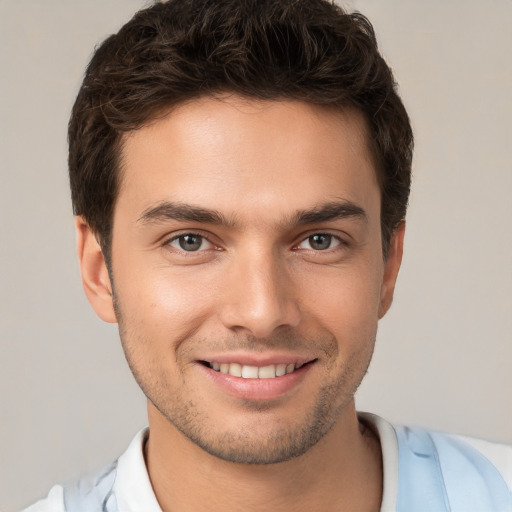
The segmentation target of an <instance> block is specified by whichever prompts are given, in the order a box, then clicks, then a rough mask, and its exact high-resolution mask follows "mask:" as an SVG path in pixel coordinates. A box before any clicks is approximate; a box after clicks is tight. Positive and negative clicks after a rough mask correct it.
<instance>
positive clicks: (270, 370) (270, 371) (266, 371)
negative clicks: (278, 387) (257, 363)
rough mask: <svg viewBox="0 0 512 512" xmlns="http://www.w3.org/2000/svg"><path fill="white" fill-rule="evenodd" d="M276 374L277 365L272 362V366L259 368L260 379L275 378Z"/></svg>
mask: <svg viewBox="0 0 512 512" xmlns="http://www.w3.org/2000/svg"><path fill="white" fill-rule="evenodd" d="M275 376H276V367H275V365H273V364H271V365H270V366H262V367H261V368H260V369H259V370H258V377H259V378H260V379H273V378H275Z"/></svg>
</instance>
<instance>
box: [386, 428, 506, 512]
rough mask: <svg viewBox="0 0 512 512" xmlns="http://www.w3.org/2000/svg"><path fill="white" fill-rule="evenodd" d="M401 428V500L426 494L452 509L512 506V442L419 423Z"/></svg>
mask: <svg viewBox="0 0 512 512" xmlns="http://www.w3.org/2000/svg"><path fill="white" fill-rule="evenodd" d="M395 431H396V435H397V438H398V458H399V464H398V465H399V492H398V498H399V499H398V502H399V503H400V501H401V498H402V501H403V502H404V503H406V502H407V503H408V502H410V500H412V499H414V497H417V496H422V495H423V498H422V499H423V500H427V499H433V498H432V497H435V500H437V501H436V502H435V503H436V506H439V507H440V506H442V505H443V504H448V503H449V504H450V506H451V507H452V510H468V511H469V510H475V511H476V510H489V511H491V510H493V511H494V510H500V511H501V510H507V511H508V510H512V491H511V489H512V447H510V446H508V445H503V444H499V443H492V442H488V441H483V440H478V439H472V438H469V437H463V436H457V435H453V434H445V433H441V432H435V431H431V430H427V429H423V428H419V427H395ZM427 488H428V490H427ZM433 503H434V502H433Z"/></svg>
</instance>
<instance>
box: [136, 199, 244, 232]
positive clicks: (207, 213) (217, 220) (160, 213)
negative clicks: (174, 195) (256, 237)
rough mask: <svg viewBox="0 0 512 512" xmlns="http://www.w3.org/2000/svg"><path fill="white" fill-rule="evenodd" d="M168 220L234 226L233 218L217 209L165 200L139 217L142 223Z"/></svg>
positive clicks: (139, 221)
mask: <svg viewBox="0 0 512 512" xmlns="http://www.w3.org/2000/svg"><path fill="white" fill-rule="evenodd" d="M167 220H178V221H189V222H200V223H205V224H214V225H222V226H228V227H232V226H234V221H233V220H232V219H228V218H227V217H225V216H224V215H223V214H222V213H220V212H219V211H217V210H210V209H209V208H202V207H199V206H193V205H190V204H184V203H173V202H169V201H163V202H162V203H159V204H158V205H156V206H153V207H150V208H148V209H147V210H144V212H142V215H141V216H140V217H139V218H138V219H137V222H138V223H141V224H153V223H160V222H165V221H167Z"/></svg>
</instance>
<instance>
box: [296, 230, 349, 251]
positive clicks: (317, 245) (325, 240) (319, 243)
mask: <svg viewBox="0 0 512 512" xmlns="http://www.w3.org/2000/svg"><path fill="white" fill-rule="evenodd" d="M340 244H341V241H340V239H339V238H338V237H336V236H333V235H329V234H328V233H315V234H314V235H311V236H308V237H307V238H306V239H304V240H303V241H302V242H301V243H300V244H299V245H298V246H297V247H298V248H299V249H313V250H314V251H325V250H327V249H332V248H333V247H336V246H338V245H340Z"/></svg>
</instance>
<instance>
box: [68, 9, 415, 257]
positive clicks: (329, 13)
mask: <svg viewBox="0 0 512 512" xmlns="http://www.w3.org/2000/svg"><path fill="white" fill-rule="evenodd" d="M221 92H233V93H237V94H240V95H243V96H248V97H251V98H258V99H271V100H279V99H294V100H301V101H306V102H309V103H312V104H317V105H328V106H333V107H335V108H340V109H342V108H347V107H355V108H356V109H358V110H359V111H360V112H362V113H363V114H364V115H365V118H366V121H367V123H368V127H369V138H370V141H369V142H370V147H371V148H372V152H373V154H374V158H375V163H376V168H377V175H378V179H379V183H380V187H381V197H382V207H381V228H382V239H383V253H384V256H385V255H386V253H387V248H388V245H389V240H390V237H391V235H392V233H393V231H394V229H395V228H396V227H397V225H398V223H400V222H401V221H402V220H403V219H404V217H405V212H406V208H407V202H408V197H409V190H410V181H411V160H412V147H413V136H412V130H411V126H410V123H409V119H408V116H407V113H406V110H405V108H404V106H403V104H402V102H401V100H400V98H399V96H398V94H397V92H396V84H395V82H394V79H393V75H392V72H391V70H390V69H389V67H388V66H387V64H386V63H385V61H384V59H383V58H382V57H381V55H380V54H379V52H378V49H377V42H376V39H375V34H374V31H373V28H372V25H371V24H370V22H369V21H368V19H367V18H365V17H364V16H363V15H361V14H359V13H353V14H348V13H346V12H345V11H343V10H342V9H341V8H340V7H339V6H336V5H334V4H333V3H331V2H329V1H326V0H169V1H167V2H160V3H156V4H154V5H153V6H151V7H149V8H147V9H144V10H142V11H139V12H138V13H136V14H135V16H134V17H133V18H132V19H131V20H130V21H129V22H128V23H127V24H126V25H124V26H123V27H122V28H121V30H120V31H119V32H118V33H117V34H114V35H112V36H110V37H109V38H107V39H106V40H105V41H104V42H103V43H102V44H101V46H99V48H98V49H97V50H96V52H95V54H94V56H93V58H92V60H91V62H90V63H89V66H88V67H87V71H86V73H85V78H84V81H83V84H82V87H81V89H80V91H79V94H78V97H77V99H76V102H75V105H74V107H73V111H72V115H71V119H70V122H69V174H70V183H71V195H72V201H73V210H74V213H75V215H83V216H84V217H85V219H86V221H87V222H88V223H89V225H90V226H91V228H92V229H93V231H94V232H95V233H96V234H97V236H98V238H99V240H100V243H101V246H102V250H103V252H104V254H105V258H106V260H107V263H109V262H110V250H111V236H112V218H113V211H114V205H115V200H116V195H117V192H118V186H119V166H120V153H121V149H122V147H121V140H122V135H123V133H126V132H128V131H131V130H136V129H138V128H140V127H142V126H143V125H144V124H146V123H148V122H149V121H151V120H153V119H155V118H156V117H158V116H159V115H161V114H162V113H163V112H164V111H165V110H166V109H169V108H171V107H172V106H174V105H176V104H178V103H181V102H183V101H186V100H190V99H193V98H195V97H199V96H204V95H212V94H217V93H221Z"/></svg>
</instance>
